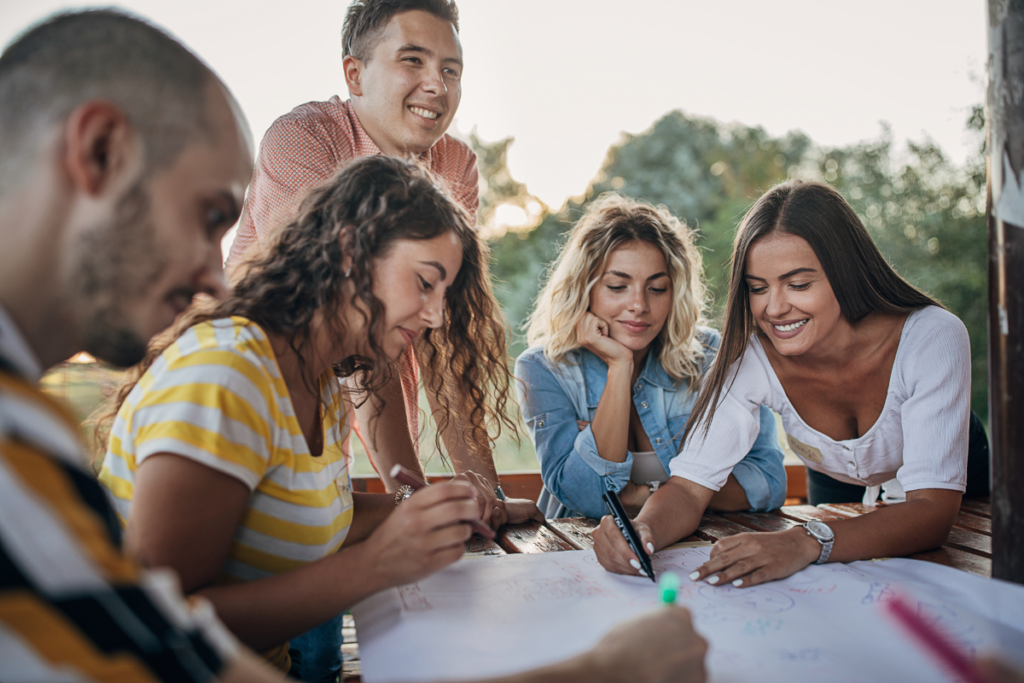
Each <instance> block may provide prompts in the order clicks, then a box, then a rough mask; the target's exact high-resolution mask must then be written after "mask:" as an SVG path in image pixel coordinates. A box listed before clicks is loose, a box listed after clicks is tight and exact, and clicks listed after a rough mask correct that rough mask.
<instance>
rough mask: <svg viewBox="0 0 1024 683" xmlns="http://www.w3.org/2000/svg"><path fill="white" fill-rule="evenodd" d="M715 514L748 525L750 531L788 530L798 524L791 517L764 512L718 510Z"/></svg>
mask: <svg viewBox="0 0 1024 683" xmlns="http://www.w3.org/2000/svg"><path fill="white" fill-rule="evenodd" d="M715 514H716V515H718V516H719V517H724V518H725V519H727V520H729V521H730V522H734V523H736V524H739V525H740V526H742V527H746V528H747V530H748V531H786V530H787V529H792V528H793V527H795V526H796V525H797V523H796V522H794V521H793V520H791V519H786V518H785V517H780V516H778V515H771V514H766V513H764V512H716V513H715Z"/></svg>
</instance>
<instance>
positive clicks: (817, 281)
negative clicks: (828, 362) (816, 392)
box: [744, 233, 845, 356]
mask: <svg viewBox="0 0 1024 683" xmlns="http://www.w3.org/2000/svg"><path fill="white" fill-rule="evenodd" d="M744 278H745V279H746V282H747V292H748V296H749V297H750V311H751V313H752V314H753V316H754V320H755V321H757V325H758V327H759V328H761V331H762V332H764V334H765V335H766V336H767V337H768V339H770V340H771V342H772V345H773V346H774V347H775V350H776V351H778V352H779V353H780V354H782V355H784V356H797V355H800V354H802V353H806V352H808V351H811V350H812V349H815V348H816V347H819V345H820V344H822V342H823V341H826V340H827V339H828V338H829V337H830V335H832V334H833V333H834V332H835V331H836V329H837V328H838V327H839V326H841V325H842V324H843V322H844V320H845V318H843V313H842V310H841V309H840V308H839V301H838V300H837V299H836V295H835V292H833V291H832V285H831V283H830V282H829V281H828V278H827V277H825V271H824V270H823V269H822V267H821V262H820V261H818V257H817V256H816V255H815V253H814V250H813V249H811V245H810V244H808V243H807V240H805V239H803V238H802V237H797V236H796V235H788V234H785V233H774V234H772V235H769V236H768V237H765V238H763V239H761V240H759V241H757V242H755V243H754V244H753V245H752V246H751V247H750V251H749V252H748V253H747V265H746V269H745V271H744ZM819 349H820V347H819Z"/></svg>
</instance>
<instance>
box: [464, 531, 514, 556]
mask: <svg viewBox="0 0 1024 683" xmlns="http://www.w3.org/2000/svg"><path fill="white" fill-rule="evenodd" d="M466 554H467V555H477V556H487V555H504V554H505V551H504V550H502V549H501V546H500V545H498V544H497V543H496V542H494V541H492V540H490V539H489V538H484V537H483V536H478V535H477V534H473V537H472V538H470V539H469V540H468V541H466Z"/></svg>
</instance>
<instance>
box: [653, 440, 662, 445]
mask: <svg viewBox="0 0 1024 683" xmlns="http://www.w3.org/2000/svg"><path fill="white" fill-rule="evenodd" d="M654 443H656V444H657V445H659V446H660V445H661V439H660V438H657V439H655V440H654Z"/></svg>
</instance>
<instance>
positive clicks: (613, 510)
mask: <svg viewBox="0 0 1024 683" xmlns="http://www.w3.org/2000/svg"><path fill="white" fill-rule="evenodd" d="M601 498H602V499H603V500H604V504H605V506H607V508H608V512H609V514H611V516H612V519H614V520H615V526H617V527H619V531H621V532H622V535H623V536H625V537H626V542H627V543H629V549H630V550H632V551H633V554H635V555H636V556H637V558H638V559H639V560H640V566H639V567H636V566H635V565H634V567H635V568H636V569H638V570H639V571H640V573H641V574H643V575H644V576H646V577H647V578H649V579H650V580H651V581H654V582H655V583H657V579H655V578H654V566H653V565H652V564H651V558H650V556H648V555H647V553H646V552H644V546H643V543H642V542H641V541H640V534H638V533H637V532H636V529H634V528H633V523H632V522H630V521H629V517H628V516H626V510H625V508H623V507H622V503H621V502H620V501H619V496H618V495H617V494H616V493H615V491H605V492H604V493H603V494H601ZM630 562H632V560H630Z"/></svg>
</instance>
